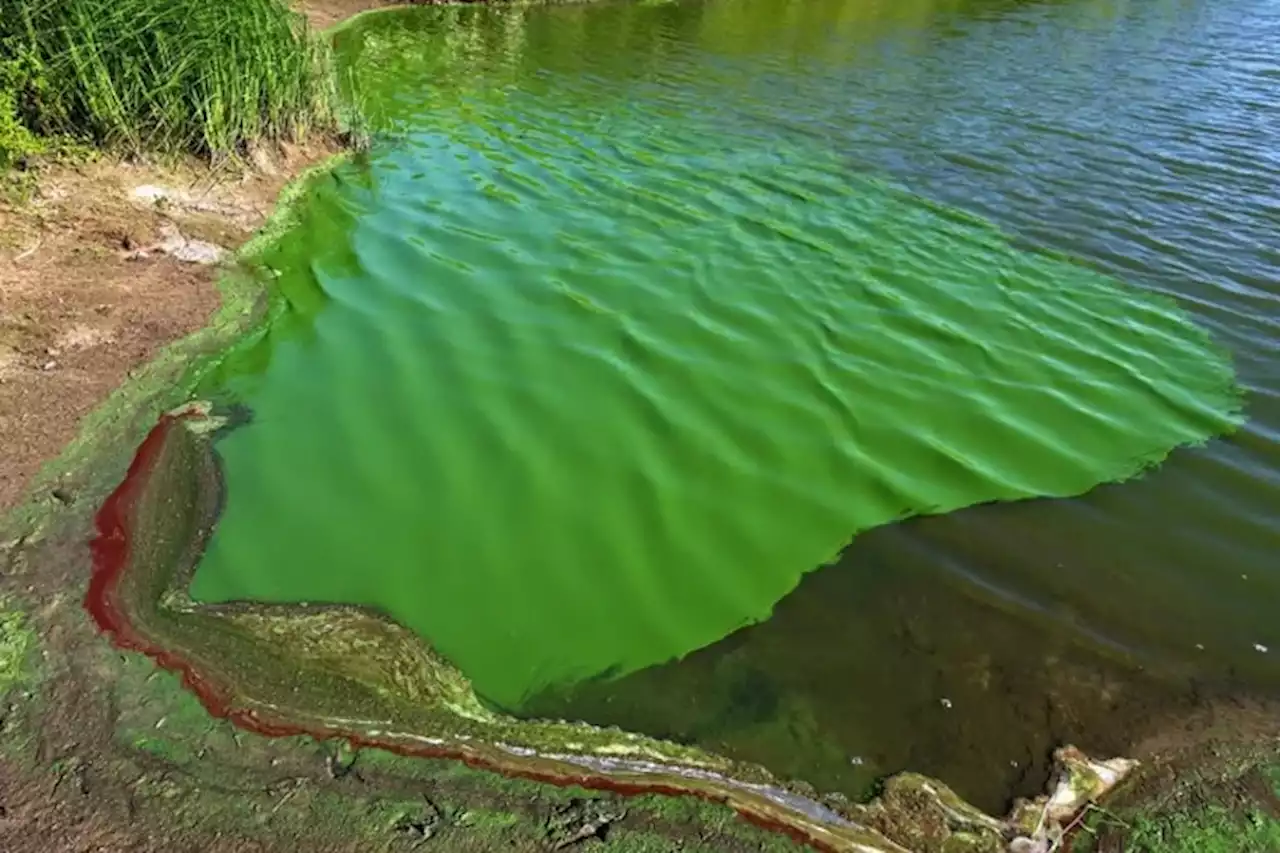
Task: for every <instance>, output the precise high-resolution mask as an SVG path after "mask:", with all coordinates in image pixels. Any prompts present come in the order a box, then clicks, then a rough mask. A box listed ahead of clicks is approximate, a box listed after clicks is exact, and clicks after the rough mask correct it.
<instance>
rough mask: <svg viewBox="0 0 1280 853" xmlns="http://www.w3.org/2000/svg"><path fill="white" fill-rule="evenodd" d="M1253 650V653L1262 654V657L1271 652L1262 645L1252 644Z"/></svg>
mask: <svg viewBox="0 0 1280 853" xmlns="http://www.w3.org/2000/svg"><path fill="white" fill-rule="evenodd" d="M1253 650H1254V651H1256V652H1262V653H1263V654H1264V655H1265V654H1266V653H1267V652H1269V651H1271V650H1270V649H1268V648H1267V647H1266V646H1264V645H1262V643H1254V644H1253Z"/></svg>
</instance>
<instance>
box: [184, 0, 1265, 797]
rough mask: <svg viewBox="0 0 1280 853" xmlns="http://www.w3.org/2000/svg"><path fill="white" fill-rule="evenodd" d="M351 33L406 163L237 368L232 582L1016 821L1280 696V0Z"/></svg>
mask: <svg viewBox="0 0 1280 853" xmlns="http://www.w3.org/2000/svg"><path fill="white" fill-rule="evenodd" d="M339 48H340V53H341V55H342V57H343V61H344V63H345V64H346V65H347V67H348V68H349V69H350V81H351V82H350V86H351V88H352V89H353V90H354V92H355V93H356V94H357V96H358V97H359V98H360V100H361V102H362V103H363V104H364V105H365V108H366V110H367V112H368V113H369V115H370V117H371V120H372V122H373V125H374V127H375V129H376V131H377V133H376V142H375V145H374V148H373V150H372V151H371V152H370V153H369V154H368V155H367V156H361V157H359V158H357V159H356V160H354V161H353V162H351V163H348V164H345V165H343V166H341V167H340V168H338V169H337V170H336V171H335V172H334V173H333V174H332V175H330V176H326V177H323V178H321V179H319V180H317V181H316V182H315V183H314V184H313V185H312V187H311V188H310V190H309V192H308V194H307V196H306V198H305V199H304V201H303V203H302V204H301V206H300V208H299V222H298V225H297V227H296V228H295V229H294V230H293V231H292V232H291V233H290V234H289V235H287V236H286V238H285V239H284V240H283V241H282V243H281V244H280V245H279V246H278V247H277V248H276V249H274V250H272V252H271V253H270V255H269V257H268V263H269V264H270V265H271V266H272V267H273V268H274V269H275V270H276V272H277V273H278V281H279V285H280V291H281V293H282V294H283V297H284V298H283V300H282V305H281V310H280V311H279V312H278V314H277V316H276V318H275V319H274V321H273V322H272V324H271V325H270V327H269V329H268V330H267V331H266V332H265V333H264V334H262V335H261V336H259V337H258V338H256V339H254V340H252V341H249V342H246V344H245V345H243V346H242V347H240V348H238V349H237V350H236V351H234V352H233V353H231V354H230V355H229V356H228V357H227V358H226V359H225V360H224V361H223V362H222V363H221V365H220V366H219V368H218V370H217V371H215V373H214V375H212V376H211V377H210V378H209V379H208V381H207V388H206V391H207V392H208V393H210V394H212V395H214V396H215V397H216V398H218V399H220V400H222V401H223V402H227V403H235V404H241V405H243V406H245V407H247V409H248V410H249V411H250V412H251V418H250V420H249V423H248V424H247V425H245V426H243V427H241V428H239V429H236V430H234V431H231V432H229V433H228V434H227V435H226V436H225V437H224V438H223V439H222V440H221V441H220V442H219V445H218V449H219V451H220V453H221V455H222V457H223V461H224V466H225V471H226V482H227V488H228V498H227V504H226V508H225V511H224V513H223V516H222V518H221V520H220V522H219V526H218V529H217V531H216V533H215V536H214V537H213V540H212V542H211V545H210V548H209V550H208V552H207V554H206V555H205V558H204V560H203V562H202V564H201V565H200V567H199V569H198V571H197V574H196V576H195V581H194V584H193V594H194V595H195V596H196V597H197V598H199V599H202V600H210V601H222V600H232V599H242V598H247V599H255V600H265V601H276V602H292V601H311V602H316V601H332V602H353V603H360V604H366V605H370V606H373V607H377V608H379V609H381V610H383V611H385V612H387V613H389V614H391V615H392V616H394V617H395V618H396V619H398V620H400V621H401V622H403V623H404V624H406V625H409V626H410V627H412V628H414V629H415V630H417V631H418V632H420V633H421V634H422V635H423V636H425V637H426V638H428V639H429V640H430V641H431V642H432V643H433V644H434V645H435V646H436V647H437V648H439V649H440V650H441V651H443V652H444V653H445V654H446V655H448V656H449V657H450V658H451V659H452V660H453V661H454V662H456V663H457V664H458V665H459V666H460V667H461V668H462V669H463V671H464V672H466V673H467V674H468V675H469V676H471V678H472V679H473V681H474V683H475V685H476V688H477V690H478V691H479V692H480V693H481V695H482V696H483V697H484V698H486V699H487V700H488V701H490V702H492V703H494V704H495V705H498V706H500V707H503V708H506V709H508V710H511V711H514V712H517V713H524V714H551V715H555V716H571V717H579V718H584V719H589V720H591V721H594V722H600V723H617V724H621V725H625V726H629V727H632V728H637V729H640V730H644V731H647V732H651V733H654V734H658V735H662V736H667V737H672V738H676V739H680V740H684V741H690V742H697V743H701V744H704V745H706V746H708V747H710V748H713V749H717V750H721V751H724V752H727V753H730V754H733V755H737V756H740V757H744V758H748V759H751V760H756V761H761V762H763V763H764V764H766V765H767V766H769V767H771V768H772V769H774V770H776V771H777V772H779V773H782V774H784V775H796V776H801V777H804V778H807V779H809V780H810V781H813V782H814V783H815V784H817V785H818V786H819V787H821V788H824V789H839V790H843V791H845V792H847V793H850V794H853V795H860V794H862V793H864V792H865V790H866V786H867V785H868V784H869V783H870V782H871V781H872V780H874V779H875V778H876V777H877V776H879V775H882V774H884V773H887V772H892V771H895V770H898V769H902V768H904V767H908V766H909V767H911V768H912V769H918V770H925V771H928V772H933V773H937V774H940V775H941V776H942V777H943V778H944V779H946V780H947V781H950V782H953V783H954V784H956V786H957V787H958V788H960V790H961V791H962V792H963V793H965V794H967V795H968V796H971V797H973V798H974V799H976V800H978V801H979V802H981V803H983V804H984V805H991V806H992V807H995V806H998V805H999V801H1000V799H1001V798H1002V797H1004V796H1006V795H1007V794H1008V793H1010V792H1011V791H1015V790H1020V789H1021V788H1026V787H1034V786H1035V785H1037V784H1039V782H1040V781H1042V780H1041V779H1040V778H1039V774H1040V773H1041V772H1042V768H1043V760H1044V755H1045V753H1046V752H1047V749H1048V748H1049V747H1050V746H1052V745H1053V743H1054V742H1056V741H1058V740H1062V739H1076V740H1081V741H1083V742H1084V743H1086V744H1089V745H1092V746H1095V747H1096V748H1102V749H1106V748H1116V749H1122V748H1124V747H1125V745H1126V744H1127V741H1126V737H1132V736H1133V733H1134V732H1135V731H1136V730H1137V728H1136V727H1137V726H1138V725H1139V724H1140V722H1141V721H1142V718H1143V717H1145V716H1147V715H1149V714H1150V713H1153V711H1152V709H1154V708H1164V707H1170V706H1177V705H1178V704H1179V703H1182V702H1185V701H1189V699H1190V698H1191V697H1194V696H1195V695H1197V694H1198V693H1199V692H1202V691H1204V690H1206V689H1211V688H1217V687H1220V686H1224V685H1235V686H1237V687H1240V686H1246V687H1249V688H1251V689H1270V688H1271V687H1272V686H1273V685H1274V684H1275V683H1276V682H1277V681H1280V679H1277V676H1278V675H1280V671H1278V670H1280V667H1277V662H1280V633H1277V624H1280V620H1277V619H1276V618H1275V611H1276V605H1277V602H1278V601H1280V560H1277V551H1278V549H1277V545H1280V521H1278V519H1277V513H1278V512H1280V452H1278V451H1277V438H1278V437H1280V398H1278V394H1280V359H1278V358H1277V355H1278V353H1277V343H1276V341H1277V332H1278V331H1280V308H1278V307H1277V306H1278V305H1280V303H1278V302H1277V299H1278V298H1280V296H1278V292H1280V285H1277V280H1278V279H1280V237H1278V236H1277V234H1280V60H1278V59H1277V57H1280V7H1277V6H1276V5H1275V4H1273V3H1270V2H1268V0H1218V2H1210V0H1203V2H1195V0H1187V2H1159V0H1153V2H1147V3H1126V2H1055V3H1011V2H1003V3H1002V2H985V3H983V2H969V3H960V2H903V3H892V4H889V3H884V4H881V3H877V2H870V1H869V0H793V2H783V1H782V0H709V2H705V3H681V4H667V5H651V6H641V5H624V6H596V7H577V8H549V9H541V10H527V11H521V10H486V9H474V8H469V9H444V10H441V9H430V10H415V11H411V12H402V13H395V14H386V15H378V16H372V17H368V18H366V19H363V21H362V22H361V23H360V24H358V25H356V26H354V27H352V28H349V29H347V30H345V31H343V33H342V34H341V36H340V37H339ZM1206 442H1207V443H1206ZM1171 452H1172V455H1170V453H1171ZM1153 466H1154V467H1153ZM1139 474H1141V476H1137V475H1139ZM851 540H852V542H851ZM846 546H847V547H846ZM1273 648H1274V649H1275V651H1274V652H1273V651H1271V649H1273Z"/></svg>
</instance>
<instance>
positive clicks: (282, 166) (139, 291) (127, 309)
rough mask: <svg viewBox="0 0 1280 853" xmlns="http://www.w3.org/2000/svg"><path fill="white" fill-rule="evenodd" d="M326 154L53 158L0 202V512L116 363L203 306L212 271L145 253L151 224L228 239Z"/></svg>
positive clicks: (159, 340)
mask: <svg viewBox="0 0 1280 853" xmlns="http://www.w3.org/2000/svg"><path fill="white" fill-rule="evenodd" d="M333 150H334V148H333V146H332V145H328V144H323V143H310V144H305V145H293V146H288V147H287V148H281V149H280V150H278V151H275V152H271V154H270V155H269V156H259V157H256V158H255V161H256V162H257V164H258V166H257V167H255V168H253V169H249V168H247V167H240V166H237V167H230V168H224V169H222V170H212V169H210V168H209V167H207V166H203V165H201V164H197V163H187V164H181V165H176V166H169V167H160V166H151V165H136V164H130V163H123V162H119V161H112V160H105V159H104V160H101V161H98V162H93V163H87V164H81V165H74V166H68V165H62V166H53V167H48V168H47V169H45V170H44V171H43V172H42V173H41V174H40V175H39V177H38V183H37V186H36V189H35V191H34V194H33V197H31V198H30V199H27V200H24V201H19V202H16V203H15V202H9V203H4V204H0V436H4V453H3V455H0V513H3V512H4V511H5V510H6V509H9V508H10V507H12V506H13V505H14V504H16V503H17V501H18V499H19V498H20V496H21V495H22V494H23V491H24V489H25V487H26V485H27V483H28V481H29V480H30V479H31V477H32V476H33V475H34V474H35V473H36V471H37V470H38V469H39V467H40V465H41V464H42V463H43V462H44V461H46V460H48V459H51V458H53V457H55V456H56V455H57V454H58V453H59V451H60V450H61V449H62V448H63V447H64V446H65V445H66V444H67V443H68V442H69V441H70V440H71V439H72V438H73V437H74V436H75V435H76V433H77V431H78V429H79V422H80V420H81V418H83V417H84V416H85V415H86V414H87V413H88V412H90V411H91V410H92V409H93V408H94V407H96V406H97V405H98V404H99V403H101V402H102V401H103V400H104V399H105V398H106V397H107V395H108V394H109V393H110V392H111V391H112V390H113V389H114V388H116V387H117V386H119V385H120V384H121V383H122V382H123V381H124V380H125V378H126V377H127V376H128V374H129V372H130V370H132V369H133V368H135V367H138V366H139V365H142V364H145V363H146V362H148V361H150V360H151V359H152V358H154V357H155V355H156V354H157V353H158V352H159V350H160V349H161V348H162V347H164V346H165V345H166V344H168V343H171V342H172V341H175V340H177V339H178V338H180V337H182V336H184V335H187V334H189V333H191V332H193V331H195V330H196V329H198V328H200V327H201V326H203V325H204V324H205V323H206V322H207V321H208V319H209V317H210V315H211V314H212V313H213V312H214V310H215V309H216V308H217V306H218V291H217V288H216V286H215V282H216V278H217V275H218V272H217V269H216V267H214V266H205V265H199V264H194V263H186V262H183V261H179V260H176V259H174V258H173V257H170V256H168V255H166V254H164V253H162V252H145V250H146V249H147V248H148V247H151V246H154V245H155V244H157V243H159V242H160V241H161V239H162V230H163V229H165V228H166V226H173V225H176V226H177V228H178V229H179V231H180V232H181V233H182V234H184V235H186V236H189V237H193V238H200V239H203V240H205V241H208V242H211V243H214V244H217V245H219V246H223V247H226V248H235V247H237V246H238V245H240V244H241V243H243V242H244V241H245V240H246V239H247V238H248V237H249V236H250V235H251V234H252V233H253V231H254V230H255V229H256V228H257V227H258V226H259V225H261V224H262V222H263V221H264V220H265V219H266V217H267V215H268V214H269V213H270V211H271V208H272V206H273V204H274V200H275V197H276V195H277V193H279V191H280V189H281V188H282V187H283V186H284V184H285V183H286V182H287V180H288V179H289V178H290V177H291V176H292V175H295V174H297V173H298V172H299V171H300V170H301V169H302V168H305V167H306V166H308V165H310V164H312V163H314V162H316V161H317V160H319V159H321V158H323V157H324V156H326V155H328V154H329V153H332V151H333ZM263 167H265V168H263ZM139 186H160V187H165V188H167V189H170V190H175V191H178V192H180V193H182V194H183V197H184V198H185V199H188V200H190V204H188V205H184V206H181V207H175V206H174V205H165V204H164V203H163V202H162V203H161V204H159V205H157V204H155V203H153V202H151V201H149V200H146V199H141V200H140V199H136V198H135V197H134V190H135V188H137V187H139ZM140 250H142V251H140Z"/></svg>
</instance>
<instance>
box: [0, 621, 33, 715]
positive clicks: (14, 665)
mask: <svg viewBox="0 0 1280 853" xmlns="http://www.w3.org/2000/svg"><path fill="white" fill-rule="evenodd" d="M35 647H36V636H35V632H34V631H33V630H32V629H31V627H30V626H29V625H28V624H27V618H26V616H25V615H24V614H23V612H22V611H21V610H20V609H18V608H17V606H16V605H15V604H14V602H13V601H12V599H9V598H7V597H0V697H3V696H5V695H7V694H8V692H9V691H10V690H12V689H13V688H14V687H16V686H17V685H19V684H20V683H22V682H23V681H25V680H27V678H28V677H30V675H31V668H30V658H31V652H32V651H33V650H34V649H35Z"/></svg>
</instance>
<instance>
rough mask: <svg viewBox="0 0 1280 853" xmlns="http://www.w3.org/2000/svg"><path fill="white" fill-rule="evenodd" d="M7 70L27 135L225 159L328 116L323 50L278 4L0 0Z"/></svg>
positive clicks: (251, 0)
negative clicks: (83, 140)
mask: <svg viewBox="0 0 1280 853" xmlns="http://www.w3.org/2000/svg"><path fill="white" fill-rule="evenodd" d="M4 67H8V68H11V69H14V70H13V71H12V72H11V73H10V74H9V75H8V76H9V78H11V79H10V80H9V82H8V83H7V88H8V89H9V92H8V100H9V101H11V102H12V103H11V105H7V104H6V103H5V100H6V99H5V97H3V96H4V95H5V94H6V93H5V92H3V91H0V107H5V106H9V107H10V108H11V109H12V110H13V112H15V113H16V118H17V119H18V121H20V122H21V123H22V124H23V125H24V126H25V127H26V128H28V129H29V130H31V131H34V132H35V133H38V134H42V135H71V136H76V137H81V138H86V139H90V140H92V141H94V142H96V143H99V144H103V145H108V146H112V147H123V148H126V149H131V150H136V151H142V150H153V151H155V150H159V151H186V152H193V153H197V154H204V155H214V156H216V155H221V154H229V153H233V152H236V151H238V150H242V149H244V148H245V147H246V146H247V145H249V144H252V143H256V142H260V141H267V140H276V139H281V138H290V137H295V136H297V135H299V134H300V133H302V132H304V131H305V130H307V129H308V128H311V127H314V126H316V125H317V124H322V125H323V124H327V123H328V122H330V121H331V119H332V116H333V98H334V93H333V86H332V82H331V75H330V72H329V55H328V49H327V47H326V46H325V45H324V44H322V43H321V42H320V41H319V39H317V38H315V37H314V36H313V35H312V34H311V33H310V32H309V31H308V29H307V27H306V25H305V23H304V21H303V19H302V18H301V16H299V15H297V14H296V13H294V12H292V11H290V10H289V9H288V8H287V7H286V6H285V5H284V2H283V0H0V68H4ZM19 72H21V73H19ZM0 82H2V79H0ZM2 121H3V117H0V122H2Z"/></svg>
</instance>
